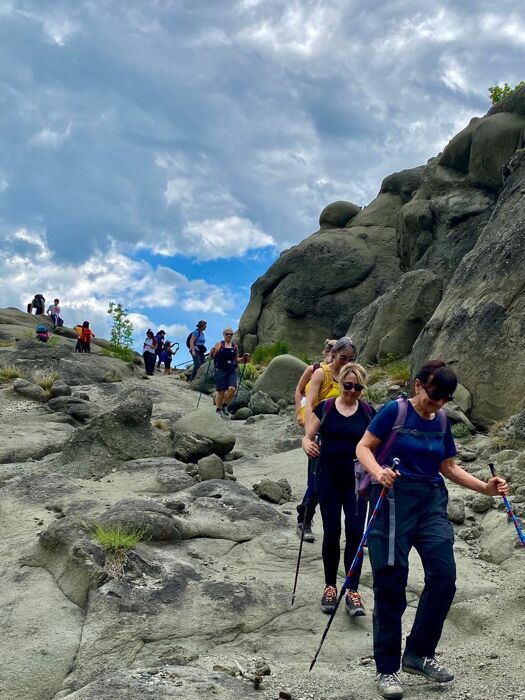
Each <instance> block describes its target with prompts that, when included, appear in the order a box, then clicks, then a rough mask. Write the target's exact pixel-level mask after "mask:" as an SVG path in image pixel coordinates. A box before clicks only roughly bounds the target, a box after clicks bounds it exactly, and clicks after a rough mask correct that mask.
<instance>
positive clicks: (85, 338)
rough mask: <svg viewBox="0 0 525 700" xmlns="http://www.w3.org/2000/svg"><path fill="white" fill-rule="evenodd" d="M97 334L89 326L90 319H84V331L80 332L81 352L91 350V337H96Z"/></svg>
mask: <svg viewBox="0 0 525 700" xmlns="http://www.w3.org/2000/svg"><path fill="white" fill-rule="evenodd" d="M94 337H95V334H94V333H93V331H92V330H91V328H90V327H89V321H84V323H83V324H82V332H81V334H80V344H81V346H82V350H81V352H91V338H94Z"/></svg>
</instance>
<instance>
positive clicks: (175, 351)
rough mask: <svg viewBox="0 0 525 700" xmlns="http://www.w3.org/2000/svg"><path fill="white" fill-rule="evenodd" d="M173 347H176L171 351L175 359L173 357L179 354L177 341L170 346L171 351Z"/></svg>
mask: <svg viewBox="0 0 525 700" xmlns="http://www.w3.org/2000/svg"><path fill="white" fill-rule="evenodd" d="M174 345H176V346H177V347H176V348H175V350H174V351H173V357H175V355H176V354H177V353H178V352H179V344H178V343H177V341H175V342H174V343H173V344H172V346H171V347H172V349H173V346H174ZM176 367H178V365H176Z"/></svg>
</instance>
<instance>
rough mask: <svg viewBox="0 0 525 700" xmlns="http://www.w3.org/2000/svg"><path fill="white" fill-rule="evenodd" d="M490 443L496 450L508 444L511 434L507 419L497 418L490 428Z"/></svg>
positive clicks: (502, 448)
mask: <svg viewBox="0 0 525 700" xmlns="http://www.w3.org/2000/svg"><path fill="white" fill-rule="evenodd" d="M488 435H489V445H490V447H492V448H493V449H496V450H504V449H505V448H506V447H507V446H508V441H509V436H508V433H507V426H506V421H504V420H497V421H495V422H494V423H493V424H492V425H491V426H490V428H489V432H488Z"/></svg>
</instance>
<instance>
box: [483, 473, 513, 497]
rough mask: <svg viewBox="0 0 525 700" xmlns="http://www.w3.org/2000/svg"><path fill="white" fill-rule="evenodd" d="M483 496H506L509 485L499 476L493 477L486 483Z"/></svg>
mask: <svg viewBox="0 0 525 700" xmlns="http://www.w3.org/2000/svg"><path fill="white" fill-rule="evenodd" d="M485 494H486V495H487V496H508V494H509V485H508V484H507V482H506V481H505V479H502V478H501V476H494V477H492V479H489V481H487V483H486V485H485Z"/></svg>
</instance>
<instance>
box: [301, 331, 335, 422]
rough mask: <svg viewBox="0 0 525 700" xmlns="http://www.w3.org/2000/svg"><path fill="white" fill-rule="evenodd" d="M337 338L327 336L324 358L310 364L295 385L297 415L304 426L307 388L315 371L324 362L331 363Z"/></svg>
mask: <svg viewBox="0 0 525 700" xmlns="http://www.w3.org/2000/svg"><path fill="white" fill-rule="evenodd" d="M335 343H336V341H335V340H330V338H327V339H326V340H325V341H324V347H323V359H322V360H321V362H314V364H313V365H308V367H307V368H306V369H305V370H304V372H303V373H302V374H301V376H300V378H299V381H298V382H297V386H296V387H295V394H294V399H295V412H296V416H297V422H298V423H299V425H301V426H304V407H305V405H306V395H305V390H306V387H307V385H308V382H309V381H310V379H311V378H312V375H313V373H314V372H315V371H316V370H317V369H319V367H321V365H322V364H330V362H331V361H332V349H333V347H334V345H335Z"/></svg>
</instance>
